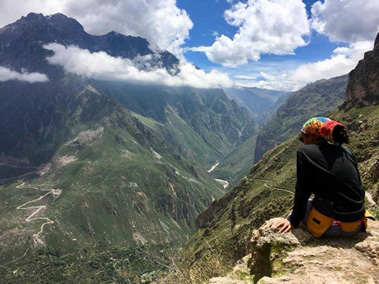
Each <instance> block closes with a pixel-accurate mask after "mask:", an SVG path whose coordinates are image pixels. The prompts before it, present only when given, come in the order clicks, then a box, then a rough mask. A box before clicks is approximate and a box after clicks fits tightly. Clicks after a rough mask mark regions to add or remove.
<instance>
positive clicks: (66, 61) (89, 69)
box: [44, 43, 233, 88]
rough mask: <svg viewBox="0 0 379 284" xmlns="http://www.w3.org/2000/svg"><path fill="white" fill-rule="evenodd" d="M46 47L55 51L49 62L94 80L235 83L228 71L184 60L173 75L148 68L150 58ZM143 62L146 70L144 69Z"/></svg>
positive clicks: (200, 84) (214, 85) (197, 85)
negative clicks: (206, 68)
mask: <svg viewBox="0 0 379 284" xmlns="http://www.w3.org/2000/svg"><path fill="white" fill-rule="evenodd" d="M44 48H46V49H49V50H52V51H54V55H53V56H51V57H48V58H47V60H48V62H49V63H50V64H54V65H60V66H63V68H64V70H65V71H66V72H70V73H74V74H77V75H80V76H85V77H89V78H94V79H104V80H122V81H131V82H139V83H146V84H161V85H167V86H191V87H195V88H220V87H231V86H232V85H233V83H232V81H231V80H230V78H229V77H228V75H226V74H225V73H221V72H219V71H217V70H212V71H211V72H209V73H206V72H205V71H203V70H200V69H197V68H196V67H195V66H194V65H192V64H190V63H187V62H183V61H182V62H181V63H180V65H179V70H180V71H179V73H178V74H176V75H171V74H169V72H168V71H167V70H166V69H164V68H153V67H151V66H150V67H149V66H148V64H146V63H147V62H148V60H149V59H150V58H147V57H146V58H145V57H142V58H141V57H140V58H138V60H133V61H132V60H130V59H125V58H121V57H112V56H110V55H108V54H107V53H105V52H95V53H91V52H90V51H88V50H86V49H80V48H78V47H75V46H69V47H65V46H63V45H60V44H56V43H52V44H49V45H46V46H44ZM141 62H142V63H143V66H144V68H147V69H146V70H144V69H141V66H142V65H141Z"/></svg>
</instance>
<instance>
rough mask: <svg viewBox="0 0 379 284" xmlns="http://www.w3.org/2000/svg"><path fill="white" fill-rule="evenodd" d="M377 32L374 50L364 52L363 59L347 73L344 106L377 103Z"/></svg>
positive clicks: (378, 96)
mask: <svg viewBox="0 0 379 284" xmlns="http://www.w3.org/2000/svg"><path fill="white" fill-rule="evenodd" d="M378 68H379V34H378V35H377V37H376V40H375V44H374V50H373V51H369V52H366V53H365V56H364V59H363V60H361V61H359V63H358V65H357V67H356V68H355V69H354V70H353V71H351V72H350V74H349V84H348V86H347V89H346V93H345V104H344V105H345V106H348V105H357V106H368V105H372V104H379V77H378Z"/></svg>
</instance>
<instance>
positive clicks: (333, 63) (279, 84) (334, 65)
mask: <svg viewBox="0 0 379 284" xmlns="http://www.w3.org/2000/svg"><path fill="white" fill-rule="evenodd" d="M371 49H372V41H365V42H357V43H354V44H351V45H350V46H349V47H339V48H336V49H335V50H334V51H333V54H332V56H331V57H330V58H328V59H325V60H321V61H317V62H313V63H307V64H302V65H300V66H298V67H297V68H296V69H295V70H293V71H291V72H284V73H279V74H267V73H264V72H261V77H263V79H262V80H259V81H251V82H248V83H247V82H243V81H239V82H236V83H237V84H239V85H243V86H250V87H258V88H266V89H271V90H282V91H295V90H298V89H300V88H301V87H303V86H305V85H306V84H308V83H311V82H314V81H317V80H320V79H330V78H332V77H336V76H340V75H344V74H347V73H349V72H350V71H351V70H352V69H354V68H355V66H356V65H357V63H358V61H359V60H360V59H362V58H363V55H364V53H365V52H366V51H368V50H371Z"/></svg>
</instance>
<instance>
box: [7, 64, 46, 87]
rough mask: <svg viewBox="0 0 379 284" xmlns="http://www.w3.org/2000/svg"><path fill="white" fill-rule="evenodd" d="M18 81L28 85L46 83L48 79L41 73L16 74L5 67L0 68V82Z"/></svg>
mask: <svg viewBox="0 0 379 284" xmlns="http://www.w3.org/2000/svg"><path fill="white" fill-rule="evenodd" d="M10 80H18V81H23V82H28V83H37V82H47V81H49V78H47V76H46V75H45V74H41V73H28V72H23V73H20V72H17V71H14V70H11V69H9V68H6V67H2V66H0V82H5V81H10Z"/></svg>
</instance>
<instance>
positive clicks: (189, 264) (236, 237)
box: [182, 106, 379, 283]
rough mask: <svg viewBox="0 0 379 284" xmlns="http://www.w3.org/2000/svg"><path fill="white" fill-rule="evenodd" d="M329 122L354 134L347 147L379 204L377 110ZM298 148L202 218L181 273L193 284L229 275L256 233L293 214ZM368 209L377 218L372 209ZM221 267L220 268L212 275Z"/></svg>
mask: <svg viewBox="0 0 379 284" xmlns="http://www.w3.org/2000/svg"><path fill="white" fill-rule="evenodd" d="M328 116H329V117H331V118H333V119H337V120H339V121H341V122H343V123H345V124H346V126H347V128H348V129H349V130H350V134H351V141H350V145H348V147H350V148H351V149H352V150H353V151H354V152H355V154H356V156H357V158H358V161H359V169H360V173H361V175H362V180H363V183H364V186H365V189H366V190H367V191H368V192H370V193H371V194H372V196H373V199H374V200H378V197H379V192H378V190H377V189H378V181H379V179H378V170H377V169H378V164H377V159H378V157H379V152H378V151H379V136H378V135H379V106H371V107H365V108H351V109H341V110H336V111H334V112H332V113H330V114H328ZM300 145H301V143H300V142H299V141H298V139H297V137H296V136H295V137H293V138H291V139H289V140H287V141H285V142H284V143H282V144H280V145H279V146H277V147H275V148H273V149H272V150H270V151H268V152H267V153H266V154H265V155H264V157H263V158H262V160H261V161H260V162H258V163H257V164H255V165H254V166H253V167H252V168H251V171H250V173H249V174H248V175H247V176H246V177H245V178H244V179H243V180H242V181H241V183H240V184H239V185H238V186H236V187H234V188H233V189H232V190H231V191H230V192H228V193H227V194H226V195H225V196H223V197H222V198H220V199H218V200H216V201H214V202H213V203H212V204H211V205H210V206H209V208H208V209H207V210H206V211H204V212H203V213H201V214H200V216H199V217H198V219H197V226H198V228H199V229H198V231H197V232H196V233H195V235H194V236H193V237H192V238H191V240H190V241H189V242H188V243H187V245H186V247H185V249H184V251H183V254H182V263H183V267H182V269H183V270H186V271H188V273H189V275H191V277H193V278H194V279H196V281H195V283H200V282H201V281H205V280H207V279H209V278H211V277H213V276H218V275H226V274H227V273H228V271H230V269H231V268H232V267H233V265H234V262H235V261H237V260H239V259H241V257H243V256H244V255H246V254H248V253H249V246H248V244H249V240H250V239H251V237H252V231H253V230H254V229H257V228H258V227H260V226H261V225H262V224H263V223H264V222H265V221H266V220H268V219H270V218H273V217H278V216H286V215H287V214H288V213H289V212H290V210H291V207H292V200H293V191H294V186H295V180H296V176H295V173H296V149H297V148H298V147H299V146H300ZM366 206H367V208H368V209H369V210H371V211H373V212H376V210H375V208H374V207H373V206H372V205H371V204H366ZM375 214H376V213H375ZM214 252H217V253H216V254H215V253H214ZM220 262H221V265H219V266H218V267H219V268H217V269H213V270H212V269H210V267H217V266H215V265H214V263H220Z"/></svg>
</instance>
